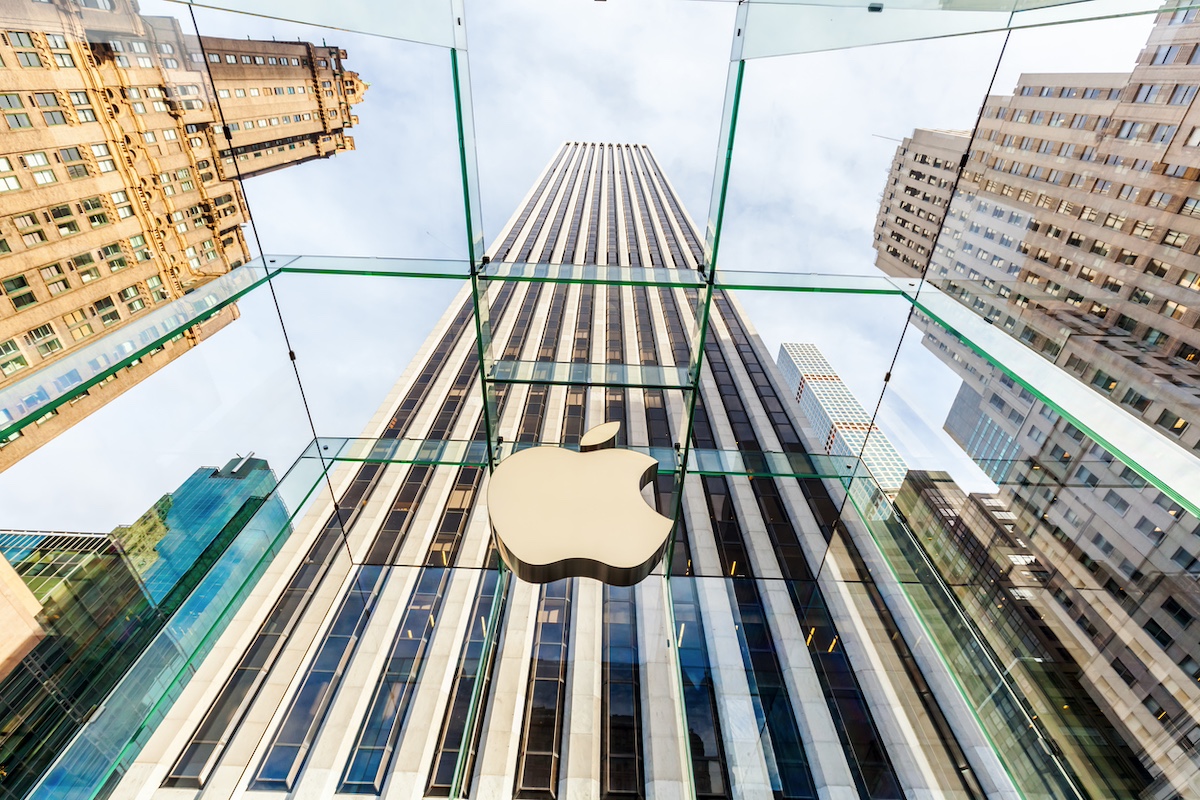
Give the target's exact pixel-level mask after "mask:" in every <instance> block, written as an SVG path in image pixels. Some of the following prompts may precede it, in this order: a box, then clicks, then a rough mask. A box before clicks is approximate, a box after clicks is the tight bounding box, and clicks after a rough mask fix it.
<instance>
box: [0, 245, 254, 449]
mask: <svg viewBox="0 0 1200 800" xmlns="http://www.w3.org/2000/svg"><path fill="white" fill-rule="evenodd" d="M269 274H272V273H268V270H267V268H265V267H263V266H262V264H261V263H260V262H254V263H251V264H246V265H245V266H242V267H238V268H237V269H234V270H232V271H231V272H229V273H228V274H226V275H223V276H221V277H219V278H217V279H215V280H213V281H210V282H209V283H206V284H204V286H203V287H202V288H201V289H199V290H198V291H196V292H193V293H191V294H189V295H188V296H187V297H181V298H180V299H178V300H174V301H172V302H170V303H168V304H166V305H165V306H163V307H162V308H158V309H155V310H153V311H151V312H149V313H148V314H145V315H142V316H140V317H139V318H137V319H134V320H131V321H130V323H129V324H127V325H124V326H122V327H121V328H119V329H118V330H115V331H113V332H112V333H111V334H107V335H103V336H99V337H97V338H96V339H94V340H92V341H91V342H89V343H88V344H86V345H85V346H83V347H81V348H78V349H76V350H74V351H72V352H71V353H70V354H69V355H67V356H66V357H65V358H62V359H59V360H57V361H55V362H53V363H52V364H50V365H48V366H46V367H44V368H42V369H39V370H38V371H36V372H34V373H33V374H31V375H29V376H28V377H25V378H22V379H21V380H18V381H16V382H14V383H11V384H9V385H8V386H6V387H4V388H3V389H0V420H3V427H2V428H0V439H7V438H9V437H12V436H14V435H16V434H17V432H18V431H20V430H22V429H23V428H24V427H26V426H27V425H29V424H31V423H33V422H34V421H36V420H37V419H39V418H41V417H44V416H45V415H47V414H50V413H51V412H53V411H54V410H55V409H57V408H59V407H60V406H62V405H63V404H64V403H69V402H70V401H71V400H72V399H74V398H76V397H80V396H81V395H84V394H86V393H87V391H88V390H89V389H91V388H92V387H94V386H96V385H97V384H100V383H102V382H104V381H105V380H107V379H109V378H110V377H111V376H113V375H116V374H117V373H118V372H119V371H120V370H121V369H124V368H125V367H128V366H130V365H131V364H134V363H135V362H138V361H139V360H140V359H142V358H144V357H146V356H147V355H149V354H151V353H153V352H156V351H158V350H160V349H162V348H164V347H165V346H167V345H168V344H169V343H171V342H172V340H175V339H178V338H181V337H182V336H183V335H184V334H185V333H186V332H188V331H189V330H191V329H192V326H194V325H197V324H199V323H202V322H204V321H205V320H208V319H210V318H211V317H214V316H217V315H218V314H220V312H221V311H222V310H223V309H225V308H226V307H227V306H229V305H230V304H232V303H233V302H234V301H236V300H237V299H238V298H239V297H241V296H242V295H244V294H246V293H247V292H249V291H250V290H252V289H254V288H255V287H257V286H259V285H260V284H262V283H263V282H264V281H266V280H267V279H268V277H269Z"/></svg>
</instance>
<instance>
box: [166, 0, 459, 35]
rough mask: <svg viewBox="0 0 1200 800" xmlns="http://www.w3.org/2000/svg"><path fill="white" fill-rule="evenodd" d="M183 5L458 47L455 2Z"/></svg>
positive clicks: (237, 0) (240, 0)
mask: <svg viewBox="0 0 1200 800" xmlns="http://www.w3.org/2000/svg"><path fill="white" fill-rule="evenodd" d="M170 2H181V0H170ZM181 4H182V5H192V6H196V7H197V8H216V9H221V10H222V11H233V12H236V13H239V14H246V15H250V16H258V17H270V18H273V19H278V20H289V21H292V22H300V23H303V24H306V25H319V26H321V27H325V28H330V29H333V30H342V31H351V32H354V33H366V34H370V35H372V36H383V37H387V38H390V39H405V40H407V41H410V42H420V43H423V44H432V45H437V46H439V47H453V46H454V7H453V6H454V4H453V3H452V2H451V0H395V2H392V3H387V4H386V5H385V6H383V7H381V6H380V5H379V4H377V3H373V2H371V1H370V0H346V2H339V3H335V4H330V3H324V2H321V0H204V2H181Z"/></svg>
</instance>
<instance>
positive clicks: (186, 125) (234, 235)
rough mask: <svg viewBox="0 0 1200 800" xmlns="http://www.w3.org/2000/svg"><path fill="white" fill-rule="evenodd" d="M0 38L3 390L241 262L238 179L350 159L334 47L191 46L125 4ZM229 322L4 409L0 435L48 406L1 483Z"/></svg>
mask: <svg viewBox="0 0 1200 800" xmlns="http://www.w3.org/2000/svg"><path fill="white" fill-rule="evenodd" d="M0 25H3V28H4V30H3V33H2V34H0V59H2V60H3V63H4V65H5V68H3V69H0V106H2V109H0V111H2V113H3V115H4V118H5V123H4V129H5V133H4V137H3V145H0V294H2V295H3V299H0V390H3V389H4V388H6V387H9V386H12V385H15V384H17V383H18V382H20V381H21V380H22V379H23V378H25V377H26V376H27V375H29V374H30V373H32V372H34V371H35V370H36V369H38V368H40V367H43V366H45V365H48V364H50V363H52V362H55V361H60V360H64V359H70V358H72V357H75V354H76V353H78V351H79V350H80V349H81V348H84V347H86V346H88V345H89V344H91V343H92V342H93V341H95V339H96V338H97V335H98V334H100V333H104V332H111V331H113V330H115V329H116V328H119V327H121V326H126V325H130V324H133V325H134V327H136V326H137V323H138V320H141V319H144V318H146V317H147V316H149V315H151V314H153V312H154V309H155V308H157V307H159V306H161V305H163V304H165V303H168V302H170V301H172V300H175V299H177V298H180V297H182V296H184V295H185V294H187V293H189V292H191V291H193V290H195V289H196V288H197V287H199V286H201V285H203V284H205V283H207V282H208V281H211V280H213V279H214V278H216V277H218V276H220V275H223V274H225V273H227V272H229V270H230V269H231V268H233V267H236V266H238V265H240V264H242V263H244V262H245V261H248V260H249V259H250V252H249V249H248V245H247V242H246V239H245V237H244V236H243V233H242V228H241V226H242V225H243V224H245V223H246V222H248V221H249V211H248V209H247V206H246V203H245V198H244V197H243V195H242V192H241V188H240V185H239V184H238V182H237V180H236V179H238V178H245V177H250V176H254V175H259V174H262V173H266V172H270V171H272V170H275V169H281V168H283V167H286V166H290V165H293V164H298V163H301V162H304V161H308V160H311V159H314V158H322V157H328V156H330V155H332V154H334V153H336V152H339V151H342V150H347V149H353V147H354V140H353V138H352V137H350V136H348V135H346V129H348V128H349V127H351V126H352V125H353V124H354V123H355V122H356V121H357V118H356V117H355V116H354V115H353V114H352V113H351V110H350V108H351V105H352V104H354V103H357V102H360V101H361V100H362V98H363V94H364V91H365V85H364V84H363V83H362V82H361V81H360V80H359V79H358V76H357V75H356V74H355V73H354V72H351V71H348V70H346V69H345V66H344V64H343V60H344V59H345V58H346V53H345V51H343V50H340V49H338V48H336V47H329V46H324V45H322V46H317V45H313V44H308V43H302V42H286V43H284V42H273V41H254V40H230V39H216V38H213V39H209V38H205V39H198V38H197V37H196V36H194V35H187V34H185V33H184V32H183V31H182V30H181V29H180V27H179V22H178V21H177V20H176V19H175V18H173V17H154V16H143V15H141V14H139V13H138V9H137V5H136V3H133V2H129V1H128V0H117V1H116V2H105V3H95V4H92V3H37V2H20V3H6V4H4V8H3V9H0ZM227 132H228V136H227V135H226V133H227ZM235 158H236V161H235ZM236 316H237V309H236V307H235V306H228V307H226V308H224V309H222V310H220V311H219V312H217V313H216V314H215V316H212V317H211V318H209V319H208V320H207V321H205V322H202V323H200V324H197V325H195V326H193V327H191V328H189V329H188V330H187V331H185V332H184V333H183V334H182V335H181V336H179V337H177V338H175V339H172V340H170V341H167V342H164V343H162V344H161V346H160V347H158V348H156V349H155V350H154V351H153V352H147V353H145V354H144V355H142V356H140V357H137V358H134V357H133V356H130V357H128V358H122V356H121V354H118V353H110V354H105V355H103V356H99V355H89V356H87V357H86V358H85V361H87V360H94V359H99V360H100V361H103V362H104V363H103V364H102V366H106V367H107V366H122V362H129V363H125V364H124V366H123V368H121V369H120V371H119V372H116V373H115V375H114V376H113V377H111V378H110V379H107V380H104V381H102V382H100V383H98V384H96V385H94V386H90V387H88V389H87V392H86V393H85V394H84V395H82V396H80V397H78V398H76V399H74V400H73V401H72V402H71V403H69V404H66V405H60V406H58V407H57V408H54V407H52V406H51V405H49V403H50V400H51V398H50V397H49V396H48V394H47V393H46V392H45V391H39V390H38V389H37V388H36V387H30V389H29V391H22V392H18V393H14V395H13V396H11V397H5V399H4V401H3V402H0V428H2V427H3V424H4V423H6V422H9V421H11V420H12V419H14V418H20V417H23V416H25V415H26V414H27V413H29V411H31V410H35V409H38V408H39V407H45V408H46V409H47V410H46V413H45V414H43V415H42V416H41V417H40V418H39V419H38V421H37V423H36V424H34V425H30V426H27V427H25V428H23V429H22V430H20V431H17V432H16V433H13V434H9V435H7V436H6V437H5V438H4V439H3V440H2V441H0V470H2V469H4V468H5V467H7V466H8V465H11V464H12V463H14V462H15V461H17V460H18V459H20V458H21V457H23V456H24V455H26V454H28V453H29V452H31V451H32V450H34V449H36V448H37V447H38V446H39V445H41V444H43V443H44V442H46V441H48V440H49V439H51V438H53V437H54V436H55V435H57V434H58V433H60V432H62V431H63V430H65V429H66V428H68V427H70V426H71V425H72V424H74V423H75V422H78V421H79V420H80V419H82V418H83V417H85V416H87V415H88V414H90V413H91V412H92V411H94V410H95V409H96V408H98V407H99V406H101V405H103V404H104V403H106V402H108V401H109V400H111V399H112V398H113V397H115V396H117V395H118V394H120V393H121V392H124V391H126V390H127V389H128V388H130V387H131V386H133V385H135V384H136V383H137V382H138V381H140V380H143V379H144V378H146V377H147V376H148V375H150V374H151V373H153V372H154V371H155V370H157V369H159V368H161V367H162V366H163V365H165V364H166V363H168V362H170V361H171V360H173V359H175V358H177V357H178V356H179V355H180V354H182V353H183V352H185V351H186V350H187V349H188V348H190V347H193V346H195V345H196V344H198V343H199V342H200V341H202V340H203V339H205V338H206V337H208V336H210V335H212V333H213V332H215V331H216V330H218V329H220V328H221V327H223V326H224V325H226V324H228V323H229V322H230V321H232V320H233V319H235V318H236ZM150 338H151V339H152V338H153V337H150ZM145 344H146V339H145V338H144V337H142V336H140V335H139V334H137V333H134V334H131V337H130V347H129V351H135V350H138V349H141V348H142V346H143V345H145ZM86 372H87V370H83V369H80V370H76V371H75V372H74V373H72V372H70V371H67V372H66V374H65V375H64V376H63V377H61V378H60V380H61V381H65V382H67V384H68V385H70V382H72V381H74V382H75V383H79V382H82V381H84V380H87V378H86V377H85V374H84V373H86Z"/></svg>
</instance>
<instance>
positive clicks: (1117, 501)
mask: <svg viewBox="0 0 1200 800" xmlns="http://www.w3.org/2000/svg"><path fill="white" fill-rule="evenodd" d="M1104 502H1105V503H1107V504H1108V505H1109V506H1111V507H1112V508H1113V509H1114V510H1115V511H1116V512H1117V513H1118V514H1120V515H1121V516H1125V512H1126V511H1128V510H1129V503H1128V502H1126V501H1125V499H1124V498H1123V497H1121V495H1119V494H1117V493H1116V492H1114V491H1113V490H1112V489H1109V490H1108V492H1107V493H1105V495H1104Z"/></svg>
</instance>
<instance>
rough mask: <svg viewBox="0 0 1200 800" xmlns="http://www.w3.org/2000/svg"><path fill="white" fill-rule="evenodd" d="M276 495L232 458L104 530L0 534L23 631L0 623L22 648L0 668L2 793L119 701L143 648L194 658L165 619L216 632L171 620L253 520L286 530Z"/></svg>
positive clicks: (17, 792)
mask: <svg viewBox="0 0 1200 800" xmlns="http://www.w3.org/2000/svg"><path fill="white" fill-rule="evenodd" d="M274 488H275V475H274V473H273V472H272V471H271V469H270V468H269V467H268V466H267V464H266V462H265V461H262V460H261V459H253V458H235V459H233V460H231V461H230V462H229V463H228V464H226V465H225V466H224V467H223V468H221V469H213V468H211V467H206V468H201V469H199V470H197V471H196V472H195V473H194V474H193V475H192V476H191V477H190V478H188V480H187V481H185V482H184V483H183V484H182V485H181V486H180V487H179V488H178V489H177V490H176V491H175V492H173V493H171V494H168V495H164V496H163V498H162V499H161V500H160V501H159V502H158V503H156V504H155V505H154V507H153V508H152V509H150V511H148V512H147V513H146V514H145V515H144V516H143V517H142V518H141V519H139V520H138V521H137V523H135V524H134V525H131V526H128V527H122V528H118V529H117V530H116V531H114V532H113V533H112V534H99V533H60V532H32V531H0V573H3V574H5V575H10V574H11V575H12V576H15V577H16V578H17V579H18V580H17V581H11V580H6V582H5V591H4V595H5V599H8V598H9V597H13V596H17V595H18V586H19V587H23V588H24V590H25V591H24V595H23V597H22V603H21V607H22V609H23V611H24V613H22V614H20V615H19V617H18V618H19V619H20V620H21V621H22V623H24V624H23V625H22V627H16V626H6V628H5V632H6V636H5V647H6V648H9V647H10V646H13V645H18V644H19V645H20V647H21V650H22V651H23V652H20V653H14V654H12V655H11V656H10V657H9V658H6V659H5V666H6V669H5V670H4V672H3V673H0V797H5V798H10V797H11V798H19V797H24V796H26V793H27V792H28V791H29V790H30V788H31V787H32V786H33V785H34V784H35V783H36V782H37V780H38V779H39V778H40V777H41V776H42V775H43V774H44V773H45V771H46V768H47V767H48V766H49V765H50V763H51V762H52V761H53V760H54V759H55V758H56V757H57V756H58V755H59V754H60V753H61V752H62V751H63V750H64V749H65V748H66V747H67V744H68V742H71V741H72V740H73V739H74V738H75V737H76V736H77V735H78V734H79V732H80V731H81V730H84V728H85V727H86V725H87V724H89V720H91V719H92V718H93V717H100V716H102V714H101V713H100V709H101V708H102V707H103V706H105V705H106V704H108V703H112V704H113V706H114V707H119V706H120V705H121V704H120V701H119V700H117V699H114V697H113V695H112V694H111V693H112V692H113V691H114V689H115V688H116V687H117V686H118V685H119V684H123V683H128V682H130V675H131V674H136V673H137V670H136V669H135V664H138V663H139V659H140V657H141V656H142V655H143V654H144V653H145V652H146V651H147V649H148V648H149V647H150V646H151V643H152V642H155V641H156V640H158V641H159V643H160V647H162V646H163V645H164V644H165V645H166V647H167V649H171V650H173V651H174V652H175V654H176V657H177V658H179V659H180V660H183V661H185V662H186V661H187V660H188V659H189V658H191V657H192V655H193V653H192V652H190V651H187V650H186V649H185V647H184V644H183V642H181V641H176V640H175V639H174V638H173V637H172V636H171V635H170V634H169V633H168V634H164V631H165V630H166V631H169V626H170V625H171V623H172V622H174V623H175V624H176V625H177V626H180V627H182V628H184V629H189V628H190V629H191V630H190V633H191V635H193V636H200V637H211V636H214V635H216V634H217V633H219V632H220V629H219V627H212V628H207V627H206V626H205V624H204V623H205V619H204V618H203V617H198V616H196V615H193V614H186V613H185V614H183V615H182V617H181V618H176V617H175V614H176V612H177V611H179V609H180V608H181V607H182V606H183V605H184V603H185V601H186V600H188V599H189V597H191V596H193V594H194V593H196V592H197V588H198V587H200V586H201V585H202V583H203V582H204V581H205V579H206V578H207V577H209V576H210V573H212V571H213V566H214V564H216V563H217V561H218V560H219V559H220V558H221V557H222V555H223V554H224V553H225V552H226V551H227V550H228V549H229V548H230V546H231V545H232V544H233V543H234V541H235V540H236V539H238V537H239V536H242V534H243V532H244V531H245V530H246V529H247V526H248V524H249V523H250V522H251V520H252V519H253V520H254V526H255V528H256V530H257V529H270V528H274V529H278V530H283V529H285V528H286V527H287V525H288V513H287V509H286V508H285V507H284V506H283V504H282V502H281V501H280V499H279V498H278V497H276V496H274V495H272V491H273V490H274ZM209 591H211V587H210V588H209ZM14 605H16V603H14ZM22 629H25V630H28V631H29V632H28V634H26V635H24V636H13V637H12V639H11V640H10V638H9V636H8V634H9V632H12V633H13V634H16V633H17V632H18V631H21V630H22ZM142 669H143V671H145V665H143V667H142ZM157 688H158V690H159V691H160V694H165V693H166V692H167V690H168V689H170V688H171V687H169V686H159V687H157ZM111 744H116V745H118V746H124V743H117V742H114V743H111Z"/></svg>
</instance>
